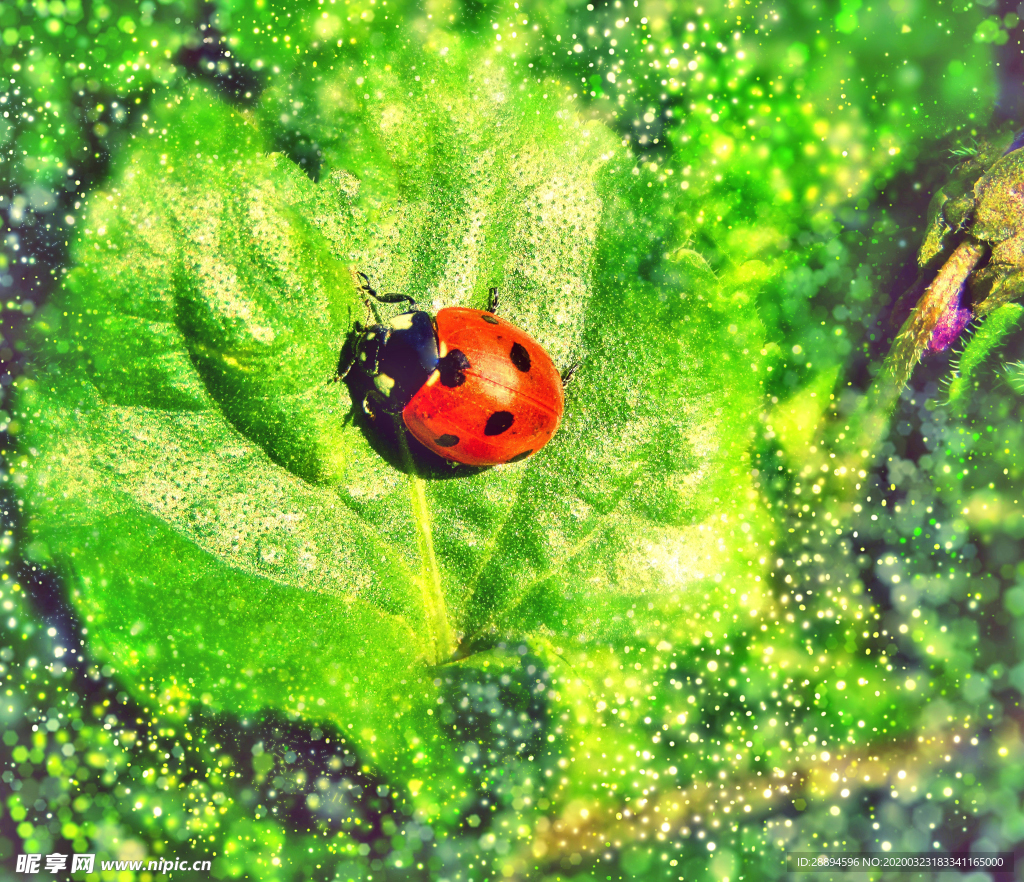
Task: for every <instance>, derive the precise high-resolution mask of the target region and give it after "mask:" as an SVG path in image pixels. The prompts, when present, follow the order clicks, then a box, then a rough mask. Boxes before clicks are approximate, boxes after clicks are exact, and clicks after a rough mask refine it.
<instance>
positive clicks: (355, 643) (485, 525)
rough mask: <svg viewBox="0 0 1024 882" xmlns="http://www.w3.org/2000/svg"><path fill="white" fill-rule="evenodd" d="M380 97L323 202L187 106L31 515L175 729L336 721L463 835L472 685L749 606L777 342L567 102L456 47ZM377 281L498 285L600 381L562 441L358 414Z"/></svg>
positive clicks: (96, 269)
mask: <svg viewBox="0 0 1024 882" xmlns="http://www.w3.org/2000/svg"><path fill="white" fill-rule="evenodd" d="M404 57H405V59H406V61H408V54H406V55H405V56H404ZM399 71H401V72H399ZM359 73H360V77H359V86H358V91H359V93H360V94H364V95H368V96H373V97H370V98H365V99H364V101H363V102H361V103H360V104H359V106H358V107H350V106H347V105H346V104H345V103H344V102H339V103H338V104H337V105H336V106H335V108H334V110H333V111H329V112H332V113H333V114H334V115H333V117H330V118H327V119H324V120H323V123H324V125H325V126H329V127H333V128H334V129H335V130H336V131H338V132H344V133H345V137H344V139H339V141H338V142H337V143H335V144H333V145H332V146H331V148H330V149H329V150H328V151H327V154H328V157H329V165H328V167H326V168H325V169H324V170H323V172H322V174H321V176H320V179H319V182H317V183H314V182H313V181H311V180H310V179H309V178H307V177H306V176H305V175H304V174H303V173H302V172H301V171H300V170H299V169H298V168H297V167H296V166H295V165H293V164H292V163H291V162H289V161H288V160H287V159H285V158H284V157H282V156H281V155H279V154H273V153H271V154H268V153H267V152H266V146H265V143H264V141H263V140H262V135H261V132H260V129H259V127H258V126H257V124H256V122H255V121H254V118H253V117H252V116H251V115H250V114H247V113H242V112H239V111H235V110H232V109H230V108H228V107H226V106H224V105H223V104H220V103H219V102H217V101H216V100H214V99H212V98H211V97H210V96H209V95H208V94H206V93H205V92H203V91H202V90H200V89H196V90H194V91H192V92H191V93H190V94H188V95H187V96H185V97H184V98H177V99H176V98H173V97H170V98H167V99H166V100H165V101H164V102H163V103H162V104H161V106H160V109H159V113H158V114H157V118H156V120H155V124H153V125H151V126H150V128H149V132H150V134H148V135H145V134H143V135H142V136H140V138H139V144H138V146H137V147H136V149H135V150H134V151H133V152H132V153H131V154H130V156H129V157H128V158H127V160H126V161H125V163H124V165H123V166H122V168H121V170H120V172H119V173H118V174H117V176H116V177H115V179H114V181H113V182H112V184H111V186H110V187H109V188H108V189H106V190H105V191H102V192H97V193H95V194H93V196H92V198H91V200H90V205H89V212H88V219H87V220H86V222H85V223H84V224H83V227H84V232H83V233H82V234H81V236H80V238H79V239H78V240H77V242H76V243H75V246H74V253H75V256H76V260H77V263H78V265H77V266H76V267H75V268H74V269H73V270H72V271H71V272H70V273H69V274H68V277H67V280H66V283H65V285H64V287H63V290H62V292H61V294H60V296H59V298H58V299H57V301H56V303H55V305H54V306H53V307H51V308H49V309H47V310H46V311H44V312H43V313H42V315H41V318H40V321H39V322H38V324H37V331H38V332H39V334H40V335H41V337H44V338H45V339H46V343H45V346H44V347H43V351H44V352H45V353H46V354H45V356H44V357H43V358H42V359H40V362H39V364H38V368H37V372H36V376H35V378H34V380H32V381H29V382H27V383H26V384H25V388H24V389H23V390H22V398H21V410H23V411H25V412H26V413H27V414H31V416H30V417H29V418H28V419H27V422H26V423H25V425H23V427H22V451H23V453H24V455H25V464H26V466H27V473H26V479H25V486H24V491H23V492H24V496H25V499H26V501H27V503H28V508H29V510H30V513H31V519H30V524H29V526H30V530H31V531H32V533H33V534H34V536H35V544H34V546H33V547H34V548H35V549H36V553H37V556H38V557H39V558H40V559H51V560H53V561H54V562H55V563H56V565H57V566H59V567H60V568H61V569H62V570H63V571H64V572H65V573H66V574H67V575H68V576H69V578H70V579H71V585H72V591H73V596H74V598H75V602H76V603H77V604H78V606H79V607H80V610H81V612H82V614H83V615H84V617H85V619H86V620H87V621H88V622H89V629H90V633H91V635H92V638H93V640H94V641H95V646H96V648H97V650H98V651H99V652H100V653H101V655H103V656H105V657H106V658H108V659H109V660H110V661H111V662H112V663H113V664H114V665H115V667H117V668H118V669H119V670H120V671H121V672H122V674H123V675H124V676H125V677H127V678H128V679H129V680H130V681H131V682H133V683H135V684H137V685H136V686H135V687H134V688H135V691H136V695H137V696H138V697H140V699H141V700H150V699H151V698H152V697H153V696H161V697H162V698H163V700H170V699H172V698H173V699H174V700H175V701H180V702H188V701H191V700H201V701H203V702H205V703H207V704H209V705H211V706H212V707H214V708H231V709H233V710H235V711H238V712H243V713H248V712H251V711H257V710H260V709H265V708H276V709H279V710H283V711H287V712H290V713H294V714H297V715H299V716H301V717H302V718H304V719H306V720H309V721H328V722H333V723H334V724H336V725H339V726H341V727H342V728H343V731H345V732H346V733H348V734H349V735H350V737H352V738H353V739H355V740H356V741H357V743H359V744H360V746H361V748H362V750H364V751H365V755H366V758H367V759H369V760H371V761H374V762H376V763H377V764H379V765H381V766H383V767H384V768H386V769H388V770H390V771H391V772H392V773H393V774H397V775H400V776H403V777H404V779H405V780H406V781H407V782H408V783H409V788H410V791H411V792H412V793H413V795H414V796H415V795H416V794H417V793H418V794H419V801H420V802H421V804H422V805H424V806H426V807H428V808H429V807H430V806H431V805H432V806H434V807H435V808H436V807H438V806H439V805H440V804H441V802H444V801H447V800H448V799H449V797H447V796H445V794H450V793H452V792H455V791H456V790H457V788H458V787H459V783H458V781H457V780H456V778H457V776H455V773H454V772H452V771H451V769H452V764H451V763H450V761H449V759H450V758H449V751H450V750H454V749H456V747H457V744H458V739H459V737H461V736H460V735H459V733H458V724H457V722H454V723H453V722H452V717H451V714H450V713H448V715H447V716H446V717H445V718H444V719H443V720H442V719H441V717H443V716H444V715H443V714H441V712H440V711H439V710H438V704H439V703H442V704H443V702H444V697H443V696H444V692H443V690H444V689H445V688H447V687H446V686H445V685H444V684H445V682H446V681H445V680H444V678H442V677H440V676H439V675H438V671H439V670H440V668H439V667H438V666H441V665H447V666H448V667H449V668H450V669H451V670H453V671H455V672H458V671H459V670H462V669H464V670H466V671H468V670H469V669H470V668H467V667H466V666H467V664H469V665H470V667H472V665H473V664H484V665H485V666H486V665H493V664H498V665H499V666H500V665H501V664H504V663H503V662H501V657H502V653H501V652H500V651H499V652H497V654H495V653H494V652H489V651H486V650H488V647H491V646H493V645H495V644H505V643H507V642H509V641H517V640H523V639H525V640H538V641H542V642H543V643H544V645H546V646H551V647H553V648H554V651H555V652H556V653H557V652H559V651H561V650H559V649H558V647H562V646H570V645H571V646H577V647H578V646H582V645H595V644H600V643H602V642H607V641H616V640H620V639H628V638H629V637H631V636H633V635H635V634H637V633H639V630H638V629H640V628H641V627H644V624H643V623H644V621H645V620H647V621H654V620H656V618H657V615H658V610H659V609H661V608H665V607H666V606H668V605H670V604H673V603H676V602H677V601H678V598H679V597H680V596H681V593H682V592H686V591H687V590H689V589H691V588H695V587H696V586H699V585H702V584H703V583H704V582H705V581H706V580H710V579H711V578H712V577H714V576H717V577H718V578H721V573H722V571H723V568H724V567H725V566H726V565H727V559H726V554H727V553H726V549H725V546H724V545H722V543H721V540H720V539H719V538H718V533H717V532H716V530H715V528H714V526H713V524H712V522H711V515H712V513H714V515H715V522H716V523H720V522H721V520H722V518H723V515H722V512H723V510H731V509H732V508H735V507H738V505H739V498H738V497H739V488H742V487H746V485H747V483H748V481H749V478H748V477H747V472H746V470H745V469H744V467H743V453H744V451H745V448H746V445H747V443H748V441H749V438H750V437H751V433H752V430H753V426H754V425H755V422H756V415H757V398H758V395H759V390H760V381H759V378H758V364H757V358H756V355H755V353H757V352H758V351H759V350H760V346H761V344H760V340H759V333H760V325H759V323H758V322H757V320H756V318H755V317H754V316H753V315H752V314H751V312H750V311H749V310H747V311H744V310H743V309H742V308H737V307H736V306H735V303H736V302H737V300H736V297H735V296H734V295H733V293H732V292H730V291H728V290H722V288H721V285H720V284H719V282H718V281H717V280H716V278H715V276H714V274H713V273H712V272H711V271H710V269H709V268H708V267H707V264H706V263H705V262H704V261H703V259H702V258H701V257H700V256H699V255H697V254H695V253H694V252H691V251H686V250H679V249H677V248H676V247H674V246H673V244H672V243H673V242H675V241H685V240H686V231H683V230H676V229H674V228H673V224H672V222H671V220H670V219H669V218H667V217H665V216H664V212H663V210H662V209H661V207H660V202H659V200H657V199H655V198H654V196H653V195H652V191H651V190H650V189H649V188H648V187H647V186H646V183H647V182H646V179H645V177H644V176H642V175H639V174H636V173H634V171H635V170H634V166H633V161H632V159H631V158H630V156H629V155H628V153H627V152H626V151H625V150H624V149H623V147H622V146H621V144H619V142H618V141H617V140H616V139H614V138H613V137H612V136H611V134H610V133H609V132H608V130H607V129H605V128H604V127H603V126H601V125H599V124H597V123H593V122H587V121H586V120H585V119H583V118H582V117H581V116H579V115H578V114H577V113H576V112H575V111H574V110H573V108H572V106H571V104H570V103H569V102H567V101H566V100H564V99H562V98H561V97H558V96H560V95H561V94H564V92H563V91H561V90H559V88H558V86H557V84H554V83H550V84H547V85H545V87H544V89H543V91H542V90H541V89H540V88H539V87H537V86H532V87H530V88H526V86H525V85H524V84H523V83H522V82H520V80H519V79H517V77H518V74H516V72H515V70H514V68H511V67H503V66H501V65H498V64H496V63H493V62H481V61H479V60H477V59H475V58H473V57H466V58H462V57H459V53H456V52H451V53H449V54H447V55H444V56H440V57H437V56H433V57H431V56H428V55H424V56H423V57H422V58H420V59H418V62H417V64H416V65H415V66H413V65H410V64H408V63H406V64H403V65H401V66H400V65H398V64H395V65H393V66H389V65H385V64H378V65H377V66H375V67H374V68H373V69H372V70H363V71H359ZM353 76H354V75H353V74H352V73H348V72H346V73H343V74H339V75H337V78H336V79H335V80H330V79H328V80H326V81H325V82H324V83H323V84H322V89H323V90H324V92H325V94H331V93H332V90H333V92H334V93H339V92H341V91H342V90H347V91H348V92H351V91H352V89H353V88H355V87H354V85H353V84H352V83H351V82H350V80H351V79H352V78H353ZM531 82H532V81H531ZM161 132H166V133H167V134H166V135H162V134H159V133H161ZM356 271H361V272H365V273H367V274H368V275H369V277H370V278H371V279H372V280H373V282H374V285H375V287H377V288H378V289H380V290H385V291H392V290H396V291H402V292H406V293H410V294H412V295H414V296H415V297H416V298H417V300H418V301H419V303H420V304H422V305H423V306H424V307H426V308H429V309H431V310H436V309H438V308H441V307H444V306H449V305H453V304H468V305H478V306H479V305H482V304H483V303H484V302H485V297H486V292H487V288H488V287H489V286H490V285H497V286H498V287H499V288H500V290H501V292H502V311H503V312H504V313H505V314H506V315H507V316H508V318H509V319H510V320H511V321H514V322H515V323H516V324H518V325H520V326H522V327H523V328H525V329H526V330H527V331H529V332H530V333H531V334H532V335H533V336H535V337H536V339H538V340H539V341H540V342H541V343H542V344H543V345H544V346H545V347H546V348H547V349H548V351H549V352H550V353H551V354H552V356H553V358H554V359H555V361H556V363H557V364H559V365H562V366H567V365H568V364H569V363H571V362H573V361H577V360H578V361H580V362H581V367H580V369H579V372H578V374H577V378H576V380H575V381H574V384H573V385H572V386H571V387H570V388H569V391H568V395H567V402H566V414H565V418H564V421H563V424H562V427H561V429H560V430H559V433H558V434H557V436H556V437H555V438H554V439H553V441H552V442H551V443H550V444H549V445H548V446H547V447H546V448H545V449H544V450H543V451H542V452H541V453H539V454H537V455H536V456H534V457H532V458H531V459H529V460H527V461H525V462H523V463H520V464H516V465H508V466H500V467H496V468H493V469H489V470H484V471H481V472H477V473H473V472H471V471H470V470H451V469H448V468H446V467H443V466H438V465H437V464H435V463H433V462H431V461H429V460H427V459H425V458H423V457H421V456H420V455H419V454H416V453H415V452H414V451H412V450H410V447H409V445H408V443H407V441H406V439H405V435H404V432H403V431H401V428H400V427H399V426H388V425H383V424H379V425H376V426H374V425H371V424H370V423H369V422H368V421H367V420H365V419H364V418H363V417H362V416H360V415H358V408H356V409H355V410H356V415H354V416H353V415H351V414H350V411H352V410H353V402H352V401H351V399H350V397H349V394H348V392H347V390H346V387H345V386H344V385H342V384H338V383H334V382H332V381H331V380H332V376H333V375H334V372H335V369H336V366H337V363H338V355H339V351H340V349H341V347H342V345H343V343H344V341H345V340H346V338H347V337H348V335H349V334H350V332H351V329H352V325H353V323H354V322H355V321H357V320H363V319H365V318H366V315H365V306H364V304H363V301H362V296H361V292H360V291H359V289H358V286H357V284H356V282H357V280H356V278H355V276H354V273H355V272H356ZM743 301H745V298H741V299H740V302H743ZM379 422H383V421H379ZM655 624H656V622H655ZM467 656H469V659H468V660H467V661H462V662H459V661H457V660H456V659H459V658H465V657H467ZM474 657H475V658H477V659H478V661H477V662H473V658H474ZM551 657H552V658H553V657H554V656H551ZM488 659H490V660H488ZM446 676H447V675H446ZM448 682H450V680H449V681H448ZM144 684H145V685H144ZM435 711H437V712H436V713H435ZM446 776H447V777H446ZM453 776H454V777H453ZM424 782H426V783H424ZM431 810H433V809H431Z"/></svg>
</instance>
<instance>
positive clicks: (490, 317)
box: [480, 315, 498, 325]
mask: <svg viewBox="0 0 1024 882" xmlns="http://www.w3.org/2000/svg"><path fill="white" fill-rule="evenodd" d="M480 318H482V319H483V320H484V321H485V322H487V324H489V325H496V324H498V320H497V319H496V318H495V317H494V316H493V315H482V316H480Z"/></svg>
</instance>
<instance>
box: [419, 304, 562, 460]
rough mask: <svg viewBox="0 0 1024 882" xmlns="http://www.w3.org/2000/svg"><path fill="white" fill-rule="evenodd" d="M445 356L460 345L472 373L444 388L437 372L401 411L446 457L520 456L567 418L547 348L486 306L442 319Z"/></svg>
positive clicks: (447, 312)
mask: <svg viewBox="0 0 1024 882" xmlns="http://www.w3.org/2000/svg"><path fill="white" fill-rule="evenodd" d="M435 322H436V326H437V341H438V355H439V356H440V357H441V358H444V357H445V356H446V355H447V354H448V353H449V352H452V351H454V350H460V351H461V352H462V353H463V354H464V355H465V356H466V359H468V362H469V364H468V366H466V368H465V370H464V371H463V374H464V377H465V379H464V380H463V382H461V383H460V384H459V385H457V386H445V385H444V384H443V383H441V382H439V379H440V375H439V372H438V371H436V370H435V371H434V373H432V374H431V375H430V377H429V378H428V379H427V382H426V383H424V384H423V386H422V387H421V388H420V389H419V391H418V392H416V394H415V395H413V397H412V399H411V400H410V401H409V403H408V404H407V405H406V406H405V409H404V410H403V411H402V419H403V420H404V421H405V425H406V427H407V428H408V429H409V431H410V432H411V433H412V435H413V436H414V437H415V438H416V439H417V440H418V441H419V442H420V443H421V444H423V445H424V446H425V447H427V448H428V449H430V450H432V451H434V453H437V454H439V455H440V456H443V457H445V458H446V459H451V460H454V461H455V462H461V463H463V464H465V465H472V466H492V465H499V464H500V463H506V462H517V461H518V460H521V459H525V458H526V457H527V456H530V455H531V454H533V453H536V452H537V451H538V450H540V449H541V448H542V447H543V446H544V445H545V444H547V443H548V441H549V440H551V436H552V435H554V434H555V430H556V429H557V428H558V423H559V421H560V420H561V419H562V410H563V406H564V400H563V395H562V378H561V375H560V374H559V372H558V369H557V368H556V367H555V365H554V362H552V361H551V357H550V356H549V355H548V354H547V352H545V351H544V348H543V347H542V346H541V345H540V344H539V343H538V342H537V341H536V340H534V339H533V337H531V336H530V335H529V334H527V333H526V332H525V331H523V330H522V329H520V328H517V327H516V326H515V325H513V324H510V323H509V322H507V321H505V320H504V319H502V318H501V317H499V316H496V315H493V314H492V313H490V312H485V311H483V310H480V309H464V308H461V307H451V308H448V309H442V310H441V311H440V312H438V313H437V315H436V317H435Z"/></svg>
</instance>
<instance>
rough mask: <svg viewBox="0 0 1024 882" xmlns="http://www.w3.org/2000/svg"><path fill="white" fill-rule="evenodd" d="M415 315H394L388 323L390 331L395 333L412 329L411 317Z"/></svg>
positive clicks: (405, 313) (406, 313) (407, 313)
mask: <svg viewBox="0 0 1024 882" xmlns="http://www.w3.org/2000/svg"><path fill="white" fill-rule="evenodd" d="M415 314H416V313H413V312H403V313H402V314H401V315H396V316H395V317H394V318H393V319H391V322H390V324H391V327H392V329H394V330H396V331H406V330H408V329H409V328H411V327H412V317H413V316H414V315H415Z"/></svg>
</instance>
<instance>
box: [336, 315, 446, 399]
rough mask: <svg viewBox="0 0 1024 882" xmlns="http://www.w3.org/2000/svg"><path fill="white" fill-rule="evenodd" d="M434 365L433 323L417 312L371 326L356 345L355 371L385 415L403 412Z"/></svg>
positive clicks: (435, 354)
mask: <svg viewBox="0 0 1024 882" xmlns="http://www.w3.org/2000/svg"><path fill="white" fill-rule="evenodd" d="M437 362H438V357H437V332H436V330H435V329H434V322H433V319H431V317H430V315H429V313H426V312H422V311H420V310H416V311H414V312H403V313H402V314H401V315H396V316H395V317H394V318H393V319H391V321H390V322H389V323H388V324H386V325H372V326H371V327H369V328H367V329H366V330H365V331H363V332H362V334H361V335H360V337H359V339H358V341H357V342H356V362H355V369H356V370H357V371H358V372H359V373H360V374H361V375H362V376H363V377H365V379H366V380H368V381H369V382H370V383H371V384H372V386H373V388H374V389H375V390H376V392H377V395H378V396H379V400H380V402H381V407H382V409H383V410H384V411H385V412H387V413H401V412H402V410H404V409H405V406H406V405H407V404H408V403H409V401H410V400H412V397H413V395H415V394H416V393H417V392H418V391H419V389H420V387H421V386H422V385H423V384H424V383H425V382H426V381H427V378H428V377H429V376H430V374H431V373H432V372H433V371H434V369H435V368H436V367H437Z"/></svg>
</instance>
